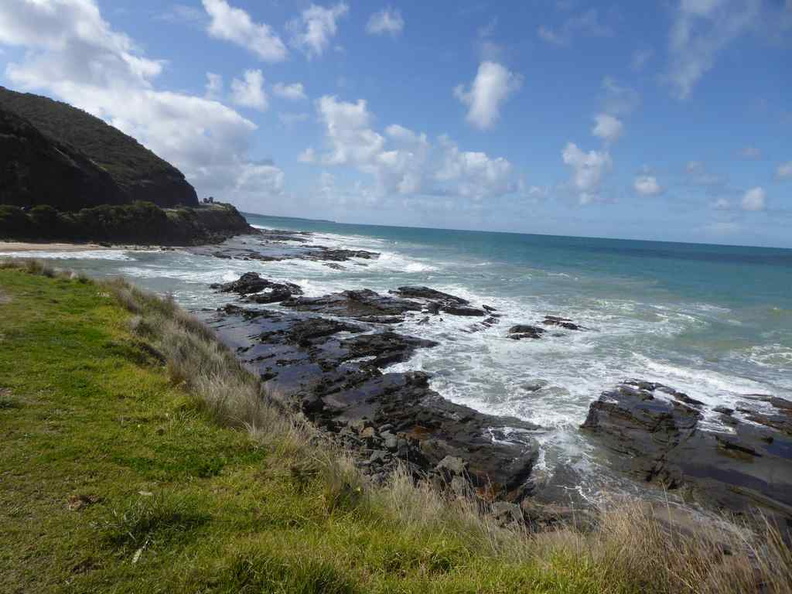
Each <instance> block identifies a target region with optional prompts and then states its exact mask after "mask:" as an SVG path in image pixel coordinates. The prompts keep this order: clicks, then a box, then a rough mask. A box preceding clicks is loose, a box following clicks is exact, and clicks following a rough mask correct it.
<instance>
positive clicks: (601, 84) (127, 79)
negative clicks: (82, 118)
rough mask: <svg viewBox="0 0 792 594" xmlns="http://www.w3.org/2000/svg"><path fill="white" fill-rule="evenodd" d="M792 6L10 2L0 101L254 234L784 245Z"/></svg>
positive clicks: (791, 230)
mask: <svg viewBox="0 0 792 594" xmlns="http://www.w3.org/2000/svg"><path fill="white" fill-rule="evenodd" d="M791 50H792V0H666V1H658V2H626V1H623V2H592V1H586V0H533V1H525V0H523V1H497V2H496V1H494V0H493V1H490V2H486V1H481V0H456V1H446V0H434V1H433V2H425V1H423V2H419V1H414V0H396V1H393V2H386V3H383V2H378V1H367V2H360V1H357V2H356V1H354V0H346V1H344V2H331V3H319V4H315V3H312V2H310V1H307V2H302V1H298V0H279V1H278V0H272V1H267V0H182V1H181V2H174V3H168V2H167V1H165V2H163V1H161V0H156V1H155V0H112V1H110V0H13V2H4V3H2V5H0V78H1V79H2V81H1V82H2V84H4V85H5V86H8V87H10V88H13V89H17V90H26V91H31V92H36V93H41V94H45V95H49V96H52V97H55V98H58V99H62V100H65V101H68V102H70V103H72V104H74V105H77V106H79V107H81V108H83V109H86V110H88V111H90V112H91V113H94V114H96V115H98V116H99V117H102V118H104V119H106V120H107V121H109V122H111V123H113V124H114V125H116V126H118V127H119V128H121V129H122V130H124V131H125V132H127V133H130V134H132V135H134V136H135V137H137V138H138V139H139V140H140V141H141V142H143V143H144V144H146V145H147V146H149V147H150V148H151V149H152V150H154V151H155V152H157V153H158V154H160V155H162V156H163V157H164V158H166V159H168V160H169V161H171V162H172V163H174V164H175V165H177V166H178V167H179V168H180V169H182V171H184V172H185V174H186V175H187V176H188V179H189V180H190V181H191V182H192V183H193V184H194V185H195V186H196V188H197V190H198V192H199V195H201V196H206V195H213V196H215V197H216V198H218V199H221V200H227V201H230V202H233V203H235V204H237V205H238V206H240V207H242V208H243V209H245V210H248V211H251V212H258V213H263V214H277V215H287V216H302V217H309V218H328V219H333V220H338V221H342V222H360V223H377V224H396V225H412V226H432V227H450V228H465V229H486V230H504V231H523V232H533V233H552V234H570V235H591V236H607V237H626V238H639V239H664V240H671V241H704V242H717V243H738V244H754V245H777V246H786V247H792V51H791Z"/></svg>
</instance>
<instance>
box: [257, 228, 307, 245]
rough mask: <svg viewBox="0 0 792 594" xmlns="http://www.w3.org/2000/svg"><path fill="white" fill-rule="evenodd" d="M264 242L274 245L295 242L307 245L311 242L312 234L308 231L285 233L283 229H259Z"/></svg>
mask: <svg viewBox="0 0 792 594" xmlns="http://www.w3.org/2000/svg"><path fill="white" fill-rule="evenodd" d="M259 235H260V237H261V239H262V241H265V242H272V243H285V242H289V241H294V242H298V243H305V242H307V241H310V239H309V238H310V236H311V233H309V232H308V231H285V230H283V229H259Z"/></svg>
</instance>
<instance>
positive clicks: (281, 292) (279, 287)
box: [210, 272, 302, 303]
mask: <svg viewBox="0 0 792 594" xmlns="http://www.w3.org/2000/svg"><path fill="white" fill-rule="evenodd" d="M210 286H211V288H212V289H215V290H217V291H220V292H221V293H236V294H237V295H243V296H248V301H252V302H255V303H277V302H279V301H283V300H285V299H289V298H290V297H292V296H294V295H302V289H301V288H300V287H299V286H298V285H295V284H294V283H287V282H275V281H271V280H268V279H266V278H262V277H261V275H260V274H258V273H257V272H246V273H245V274H243V275H242V276H241V277H239V279H238V280H235V281H233V282H230V283H223V284H220V283H216V284H213V285H210Z"/></svg>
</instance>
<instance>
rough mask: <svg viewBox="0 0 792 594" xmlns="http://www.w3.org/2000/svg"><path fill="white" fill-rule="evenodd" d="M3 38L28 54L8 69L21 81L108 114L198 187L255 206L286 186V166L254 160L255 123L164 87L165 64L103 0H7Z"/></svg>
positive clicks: (2, 6) (0, 9) (0, 29)
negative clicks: (113, 18)
mask: <svg viewBox="0 0 792 594" xmlns="http://www.w3.org/2000/svg"><path fill="white" fill-rule="evenodd" d="M0 44H11V45H16V46H20V47H23V48H25V49H26V50H27V51H26V53H25V56H24V58H22V59H21V61H19V62H16V63H10V64H8V65H7V67H6V72H5V74H6V77H7V78H8V79H9V80H10V81H11V82H12V83H13V84H15V85H17V86H19V87H21V88H23V89H26V90H31V91H39V92H46V93H48V94H52V95H54V96H57V97H58V98H60V99H63V100H64V101H67V102H69V103H71V104H73V105H76V106H77V107H80V108H82V109H84V110H86V111H88V112H89V113H92V114H93V115H96V116H98V117H101V118H103V119H105V120H106V121H108V122H109V123H111V124H112V125H114V126H116V127H117V128H119V129H121V130H122V131H124V132H126V133H127V134H130V135H132V136H134V137H135V138H137V139H138V140H140V142H142V143H143V144H144V145H146V146H147V147H149V148H150V149H152V150H153V151H154V152H155V153H157V154H159V155H161V156H162V157H163V158H165V159H166V160H168V161H170V162H172V163H173V164H174V165H176V166H177V167H179V168H180V169H181V170H182V171H183V172H184V173H185V175H186V176H187V177H188V179H189V180H190V182H191V183H193V184H194V185H195V186H196V188H197V189H198V191H199V192H201V193H204V194H213V195H215V196H218V197H221V198H226V199H236V200H250V201H251V202H252V200H253V196H265V195H267V194H272V193H278V192H280V191H281V190H282V182H283V174H282V172H280V170H279V169H278V168H277V167H275V166H273V165H271V164H266V165H263V164H257V163H254V162H251V161H250V160H249V158H248V151H249V147H250V137H251V135H252V133H253V132H254V131H255V130H256V125H255V124H254V123H253V122H251V121H249V120H248V119H246V118H244V117H243V116H241V115H240V114H239V113H237V112H236V111H234V110H233V109H231V108H229V107H226V106H225V105H223V104H221V103H219V102H217V101H214V100H210V99H207V98H205V97H198V96H192V95H187V94H183V93H175V92H168V91H159V90H157V89H156V87H155V82H156V78H157V76H158V75H159V74H160V72H161V70H162V67H163V63H162V62H161V61H159V60H152V59H150V58H147V57H144V56H142V55H141V54H140V53H139V52H138V51H137V50H136V49H135V45H134V43H133V42H132V40H131V39H129V38H128V37H127V36H126V35H124V34H122V33H119V32H117V31H115V30H113V29H112V28H111V27H110V25H109V24H108V23H107V22H106V21H105V20H104V19H103V18H102V16H101V13H100V11H99V8H98V6H97V4H96V2H95V0H36V1H35V2H33V1H28V0H25V1H24V2H13V3H12V2H3V3H0ZM254 188H258V189H256V190H254Z"/></svg>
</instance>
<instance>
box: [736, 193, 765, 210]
mask: <svg viewBox="0 0 792 594" xmlns="http://www.w3.org/2000/svg"><path fill="white" fill-rule="evenodd" d="M766 197H767V193H766V192H765V191H764V189H763V188H760V187H757V188H751V189H750V190H748V191H747V192H746V193H745V194H744V195H743V198H742V202H740V205H741V206H742V209H743V210H748V211H759V210H764V209H765V198H766Z"/></svg>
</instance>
